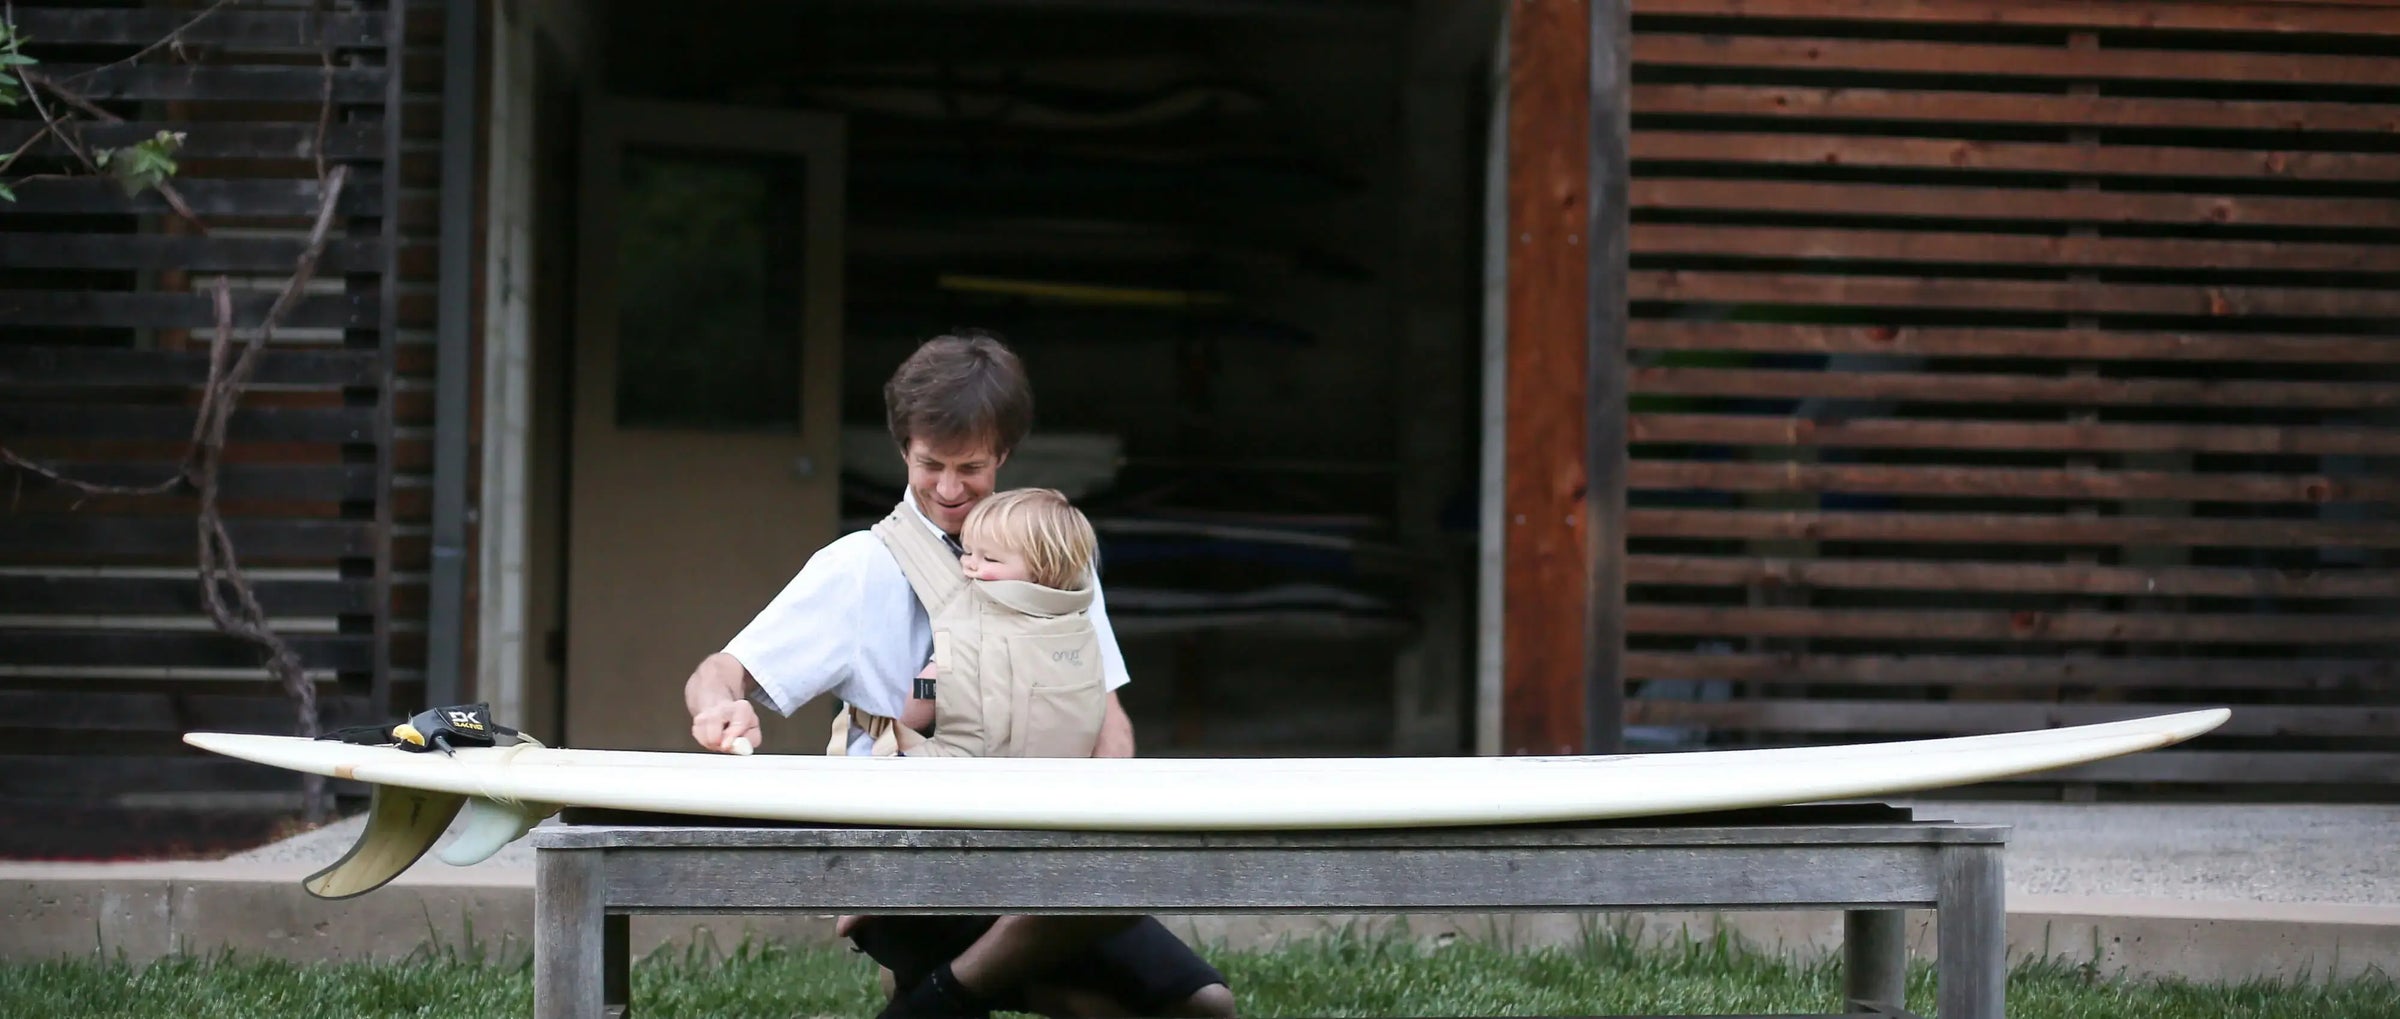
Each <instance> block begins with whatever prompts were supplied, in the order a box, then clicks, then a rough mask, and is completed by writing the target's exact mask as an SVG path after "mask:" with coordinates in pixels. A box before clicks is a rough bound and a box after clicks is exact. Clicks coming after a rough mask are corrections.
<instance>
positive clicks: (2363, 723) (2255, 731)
mask: <svg viewBox="0 0 2400 1019" xmlns="http://www.w3.org/2000/svg"><path fill="white" fill-rule="evenodd" d="M2195 707H2198V705H2190V704H2130V703H2118V704H2038V703H2014V702H2008V701H1975V702H1973V703H1972V705H1966V704H1959V703H1954V702H1944V701H1851V700H1805V701H1803V700H1769V699H1760V700H1751V701H1726V702H1716V703H1695V702H1690V701H1664V700H1659V701H1641V700H1636V701H1627V702H1626V705H1625V708H1626V712H1625V713H1626V716H1627V717H1626V721H1627V722H1630V723H1634V724H1638V725H1711V726H1722V727H1725V728H1730V729H1759V730H1765V731H1769V732H1781V733H1869V732H1873V733H1892V734H1907V735H1912V736H1951V735H1981V734H1985V733H1997V732H2016V731H2022V730H2031V729H2053V728H2059V727H2062V726H2069V725H2088V724H2091V723H2094V722H2116V721H2123V720H2126V719H2132V718H2141V717H2145V716H2148V715H2159V714H2166V713H2168V712H2173V711H2189V710H2192V709H2193V708H2195ZM2209 735H2211V736H2311V737H2316V736H2326V737H2342V736H2385V735H2400V709H2395V708H2377V707H2365V706H2359V705H2341V706H2338V707H2314V706H2310V707H2294V706H2289V705H2280V704H2278V705H2262V704H2242V705H2236V706H2234V708H2233V717H2232V718H2229V719H2226V721H2225V724H2224V725H2222V726H2220V727H2218V728H2217V729H2215V730H2214V731H2212V732H2211V733H2210V734H2209Z"/></svg>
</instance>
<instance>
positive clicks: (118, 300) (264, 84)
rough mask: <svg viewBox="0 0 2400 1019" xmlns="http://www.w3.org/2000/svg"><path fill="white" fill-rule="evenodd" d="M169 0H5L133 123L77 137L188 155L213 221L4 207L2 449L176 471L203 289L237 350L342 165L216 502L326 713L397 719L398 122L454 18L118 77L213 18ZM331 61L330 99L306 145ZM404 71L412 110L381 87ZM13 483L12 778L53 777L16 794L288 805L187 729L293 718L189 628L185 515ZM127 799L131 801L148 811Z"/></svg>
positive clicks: (191, 397)
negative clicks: (222, 286) (141, 0)
mask: <svg viewBox="0 0 2400 1019" xmlns="http://www.w3.org/2000/svg"><path fill="white" fill-rule="evenodd" d="M169 6H170V5H164V4H157V5H152V6H151V7H149V8H148V9H140V8H126V7H122V6H115V5H102V4H90V5H74V4H68V3H63V2H61V0H51V2H50V3H46V4H41V3H37V4H35V5H27V4H22V3H21V4H19V5H17V6H16V8H15V17H16V19H17V22H18V24H19V26H20V28H21V29H22V30H23V31H24V32H25V34H26V35H27V36H28V37H30V39H31V40H32V44H31V46H30V47H29V51H30V52H31V53H32V54H33V55H35V56H37V57H39V58H41V59H42V60H43V64H42V67H43V69H44V70H46V71H48V72H49V73H51V74H53V75H57V76H59V77H61V78H62V79H66V80H69V81H71V82H73V83H74V87H76V88H78V90H79V91H82V92H84V93H85V94H86V95H88V96H89V97H90V98H91V99H93V100H95V101H97V102H98V103H99V104H100V105H101V106H103V107H105V108H107V109H108V110H110V111H111V112H112V113H114V114H116V115H118V116H120V117H122V118H124V119H125V121H127V123H125V124H123V125H109V126H102V125H92V124H87V125H86V126H85V127H84V128H83V131H82V134H81V137H82V138H84V139H85V141H86V142H87V143H89V144H93V145H112V144H124V143H125V142H127V141H130V140H133V139H136V138H140V137H144V136H147V135H148V134H150V133H151V132H154V131H157V130H162V129H164V130H173V131H181V132H184V133H185V134H186V137H187V140H186V144H185V148H184V150H183V153H182V166H181V169H180V171H179V174H178V176H177V177H176V178H175V180H174V182H173V183H174V186H175V187H176V189H177V190H178V191H179V192H180V193H181V194H182V196H183V197H184V198H185V199H187V200H188V201H189V203H190V205H191V207H192V208H193V210H194V211H195V212H196V213H197V214H198V216H199V218H200V219H201V220H202V222H203V223H205V224H206V227H207V230H206V232H205V233H203V232H202V231H200V230H197V229H194V228H192V227H191V226H190V225H189V224H187V223H184V222H181V221H180V220H179V219H178V218H176V217H173V216H170V215H166V214H165V208H166V207H165V205H164V203H163V202H162V201H161V199H160V198H159V197H158V196H157V195H156V194H145V195H143V196H141V197H138V198H133V199H127V198H126V197H125V196H124V194H123V193H122V192H121V191H119V190H117V189H116V187H115V185H114V184H112V183H110V182H107V181H101V180H92V179H89V178H86V179H70V180H56V181H34V182H29V183H25V184H22V185H20V186H19V187H18V189H17V191H18V196H19V201H18V202H17V203H16V204H14V205H0V441H4V442H5V443H6V444H7V445H8V446H10V447H11V448H13V449H15V450H16V451H18V452H19V453H22V454H24V455H26V456H29V457H31V458H34V459H36V460H39V461H41V462H44V463H49V464H53V465H55V466H58V467H61V468H63V469H65V470H66V471H68V472H69V473H71V474H72V475H74V476H76V477H81V478H85V479H88V480H92V481H98V482H107V483H118V484H134V483H149V482H151V481H154V480H157V479H160V478H164V477H166V476H167V475H168V474H169V473H171V471H172V470H173V469H174V465H175V462H176V459H177V458H178V457H179V456H180V455H181V452H182V447H183V443H184V441H185V440H186V439H187V437H188V436H189V435H190V433H191V428H192V420H193V411H194V408H195V407H196V405H197V400H198V393H199V385H200V383H201V382H202V380H203V379H204V378H205V377H206V374H207V348H208V341H209V336H210V335H211V333H212V332H213V314H212V313H211V311H210V310H209V298H208V297H207V296H206V291H205V288H206V287H207V286H209V285H211V284H212V283H213V281H214V280H215V278H216V276H217V275H218V274H220V273H223V274H226V275H228V276H229V277H230V278H231V280H232V282H233V287H234V291H235V294H236V297H237V300H236V303H235V308H236V315H235V324H236V330H235V339H236V341H237V342H239V341H242V340H246V339H247V338H248V336H249V330H250V327H252V326H253V325H254V324H255V323H257V322H258V321H259V320H260V317H261V315H262V314H263V312H264V311H265V308H266V306H267V305H268V304H269V303H270V302H272V301H273V299H274V295H275V293H276V292H277V291H278V290H280V289H281V288H282V286H283V284H284V282H285V281H286V280H287V279H288V278H289V277H290V274H291V272H292V267H293V263H294V259H295V258H296V256H297V255H298V254H299V252H300V250H301V248H302V246H303V244H304V241H305V238H306V236H307V230H308V225H309V221H310V219H311V218H312V217H313V215H314V212H315V210H316V207H317V205H318V194H319V191H318V185H317V180H318V170H317V159H318V157H319V156H320V155H322V156H323V158H325V159H326V160H328V161H330V162H332V163H339V164H344V165H347V166H348V167H350V181H349V184H348V186H347V187H346V188H345V192H344V194H343V197H342V200H341V204H340V206H339V209H340V213H339V218H338V219H337V221H336V226H335V228H334V232H333V238H334V239H333V241H332V243H331V245H330V246H329V248H328V249H327V251H326V253H325V255H324V257H323V259H322V261H321V262H320V265H319V271H318V274H317V277H316V280H315V281H314V282H313V283H312V285H311V286H310V288H309V291H308V295H309V296H307V297H306V298H304V299H303V300H301V301H300V302H299V303H298V304H297V305H296V306H295V307H294V308H293V309H292V312H291V314H290V315H289V316H287V317H286V318H285V319H284V320H283V323H282V325H281V326H280V327H279V328H278V330H277V333H276V344H275V346H274V347H272V348H271V349H270V352H269V353H268V354H267V355H266V356H265V357H264V358H262V360H261V362H260V365H259V369H258V372H257V375H256V376H255V380H254V385H253V386H252V388H251V389H250V390H249V391H248V392H247V393H246V394H245V396H244V397H243V400H242V410H241V411H240V413H239V414H237V416H236V417H235V418H234V420H233V422H232V427H231V441H230V447H231V448H230V449H229V451H228V454H227V459H228V461H229V462H228V464H227V466H226V468H225V470H224V472H223V475H222V484H223V492H224V503H223V508H224V514H225V517H226V523H227V527H228V530H229V532H230V533H231V535H232V538H233V541H234V543H235V546H236V551H237V553H238V554H239V555H240V557H241V565H242V566H243V568H244V569H245V570H246V571H248V572H249V574H250V575H251V577H252V578H253V580H254V582H255V585H256V588H257V592H258V595H259V598H260V600H261V603H262V604H263V606H264V608H265V609H266V611H267V612H268V613H269V616H270V618H271V619H272V621H273V624H274V625H275V626H276V628H277V629H278V630H279V631H280V632H282V633H283V634H285V635H286V637H287V638H288V639H289V640H290V641H291V643H292V645H293V647H294V649H295V650H296V651H297V652H298V653H299V654H300V655H301V657H302V659H303V660H304V662H305V663H306V664H307V666H308V667H309V670H310V673H311V675H312V676H314V677H315V678H316V679H317V682H318V691H319V703H320V705H321V707H322V711H323V720H324V724H325V725H326V726H327V727H329V728H330V727H335V726H341V725H349V724H358V723H361V722H365V721H370V720H377V719H382V718H384V717H386V716H388V715H389V714H391V713H392V712H393V711H395V710H397V709H399V708H400V707H402V706H410V705H414V704H415V701H416V699H417V695H416V693H415V690H416V688H417V687H418V686H419V684H420V683H421V679H420V677H421V675H422V664H423V663H422V657H423V643H424V642H423V635H422V624H421V623H420V622H419V620H421V619H422V617H423V614H424V602H425V596H424V579H423V578H424V570H425V558H426V549H425V539H424V531H425V528H424V526H423V524H422V521H423V520H424V519H425V517H426V516H427V514H428V506H427V501H428V500H427V497H426V490H425V487H424V485H423V483H422V480H421V479H422V476H423V472H424V470H425V468H426V460H427V459H428V458H427V456H426V453H425V452H424V450H425V446H426V441H425V436H424V434H423V432H424V429H425V424H424V422H425V421H426V420H428V419H429V418H430V406H429V397H428V392H427V390H428V388H429V387H428V386H426V385H425V384H423V383H422V382H421V381H420V380H422V379H423V377H424V376H425V375H426V373H427V372H428V371H429V366H430V364H431V357H430V354H429V351H428V350H427V349H426V347H427V344H428V342H429V335H428V330H429V329H430V322H431V310H432V308H431V293H430V283H429V281H430V279H431V273H432V267H431V265H430V264H429V263H430V261H431V259H430V257H428V256H429V254H430V251H431V241H430V234H431V227H432V224H431V221H430V216H428V215H425V214H423V213H421V212H420V213H416V214H413V215H412V214H411V213H410V210H412V209H419V208H429V207H430V198H429V197H428V194H429V191H428V189H429V188H430V185H431V174H430V167H429V166H428V167H427V168H425V169H424V170H420V169H419V168H418V167H417V166H416V165H415V164H416V163H417V162H420V161H423V162H428V163H429V162H430V160H415V159H411V158H409V157H410V156H412V155H414V154H415V151H416V150H417V149H421V148H423V147H424V143H415V142H405V141H403V139H402V131H401V128H403V127H407V128H408V129H409V130H410V131H411V132H415V131H418V130H419V129H420V128H421V126H422V125H423V124H431V123H434V122H436V120H437V116H438V100H439V97H438V95H436V96H425V95H421V94H420V92H421V90H420V89H419V88H418V84H419V81H420V79H421V80H423V81H425V82H428V83H432V84H435V85H438V81H439V78H438V60H439V53H440V39H439V35H438V33H439V27H440V20H439V11H438V10H435V11H433V12H432V17H431V18H430V19H428V18H426V17H425V16H424V14H423V12H412V11H403V10H401V9H400V0H391V2H388V3H386V2H368V0H347V2H340V3H334V4H331V5H330V6H329V7H327V8H326V9H324V10H319V9H318V7H319V5H318V4H315V3H303V2H280V3H255V4H244V5H241V6H239V7H236V8H231V9H225V10H214V11H212V13H211V14H210V15H209V16H207V17H205V18H202V19H201V20H200V21H199V22H197V23H196V24H193V25H192V27H191V28H190V29H189V30H188V31H187V32H186V33H185V34H184V36H183V45H182V47H181V52H180V54H179V55H176V54H170V53H167V52H165V51H162V52H160V53H156V54H152V55H150V56H147V57H144V58H143V59H142V60H140V61H139V62H138V63H135V64H131V65H118V62H119V61H122V60H123V59H124V58H127V57H131V56H133V54H134V53H135V51H136V50H138V49H140V48H141V47H143V46H146V45H148V44H150V43H153V42H156V41H158V40H159V39H160V38H162V37H163V36H164V35H165V34H166V33H167V32H169V31H172V30H173V29H174V28H175V27H176V26H178V25H183V24H185V23H187V22H189V21H191V19H192V16H193V15H194V14H195V13H197V11H198V10H199V8H197V7H195V8H191V9H184V7H185V5H172V6H173V8H174V9H169ZM404 18H405V19H406V20H405V24H406V26H407V30H406V31H403V24H404ZM424 26H430V27H431V31H432V34H431V35H430V36H428V34H427V32H426V31H425V28H424ZM328 47H329V48H330V64H331V67H332V68H333V70H332V71H331V76H330V81H331V88H332V97H333V103H334V108H333V113H332V116H331V117H330V119H329V121H328V122H327V123H325V124H324V125H323V126H322V129H320V125H319V123H318V115H319V112H320V103H319V97H320V96H321V95H323V94H324V90H325V88H326V85H327V81H328V77H327V75H328V72H327V70H326V67H325V60H326V58H325V56H324V54H325V53H326V48H328ZM403 66H406V67H407V68H408V73H407V82H406V85H407V88H406V89H403V88H402V87H401V84H402V83H401V82H396V81H394V80H393V75H394V73H395V71H396V70H397V69H399V68H401V67H403ZM92 68H97V69H98V70H97V73H91V74H81V75H80V76H78V75H79V74H80V72H81V71H83V70H86V69H92ZM403 95H406V96H407V97H408V101H407V102H401V98H402V96H403ZM404 109H405V112H406V114H407V117H406V118H405V119H395V118H396V117H397V116H398V115H399V114H401V113H402V112H403V110H404ZM27 112H28V111H27V110H26V108H25V107H18V108H17V109H16V110H15V111H12V114H11V115H12V116H17V117H18V118H19V119H10V120H5V121H0V144H6V145H7V146H9V147H10V148H12V149H13V148H14V147H16V146H17V145H19V144H22V143H23V142H25V141H26V140H27V139H29V138H31V137H32V136H33V133H34V131H35V128H36V123H35V122H33V121H29V120H25V119H22V117H21V115H23V114H25V113H27ZM320 133H321V136H322V145H321V147H320ZM65 158H66V156H65V153H64V152H63V151H62V150H61V149H60V148H59V146H58V145H57V143H56V142H55V141H44V142H41V143H39V144H36V145H35V146H34V147H33V148H32V150H31V159H32V160H34V161H38V163H39V164H40V165H39V166H30V167H29V166H28V165H26V164H20V166H19V168H18V169H19V171H25V170H28V169H37V170H38V169H43V168H53V167H60V166H63V165H65V164H64V162H63V160H64V159H65ZM5 481H6V484H7V485H8V488H9V496H10V497H9V501H8V503H7V505H6V508H5V510H0V729H5V731H6V734H7V735H8V737H9V739H10V741H11V742H10V746H9V747H8V749H7V750H5V751H0V772H7V773H10V774H18V775H20V777H21V778H22V777H26V776H33V775H38V776H40V780H39V781H38V782H37V781H31V780H28V781H21V782H15V783H10V784H9V786H8V788H7V789H5V790H0V799H6V800H9V801H18V800H43V801H49V802H51V803H52V804H54V805H64V804H68V803H72V804H74V805H75V806H77V807H80V808H84V809H86V810H87V811H88V810H92V809H98V810H102V811H105V810H107V809H108V808H109V806H110V804H111V803H112V802H116V801H114V800H113V799H112V797H116V796H118V795H119V794H123V793H131V794H134V795H135V797H136V798H140V797H152V798H151V799H144V800H142V802H143V803H144V804H146V805H148V806H157V805H158V804H157V802H156V801H155V796H154V794H160V793H177V794H182V793H200V794H220V793H239V792H252V791H258V790H279V791H289V792H296V791H297V783H296V782H295V781H292V780H291V779H290V777H289V776H285V777H283V778H276V777H274V775H275V773H273V772H272V771H271V770H269V769H262V768H255V767H253V766H246V765H239V764H238V762H231V764H230V765H229V762H225V761H222V760H212V759H208V758H207V757H205V756H202V755H198V754H196V753H194V752H190V751H188V750H187V749H186V748H184V747H182V746H181V745H180V743H179V742H178V740H177V736H178V734H180V733H181V732H183V731H185V730H188V729H196V728H212V729H234V730H246V731H259V732H289V731H292V727H293V725H294V722H293V718H292V710H291V708H290V706H289V704H288V702H287V701H286V700H285V698H284V696H283V695H282V693H281V692H280V690H279V688H278V687H277V685H276V684H275V683H274V681H273V680H272V678H271V677H270V676H269V674H268V673H267V672H266V671H265V670H264V669H263V668H262V667H261V666H260V664H259V663H260V659H259V656H258V655H257V654H256V653H255V652H253V651H252V650H251V649H250V648H249V646H248V645H246V644H244V643H242V642H239V641H236V640H234V639H232V638H228V637H224V636H221V635H219V634H217V633H215V632H214V631H213V629H212V628H211V627H210V625H209V623H208V620H207V617H206V615H205V613H204V612H203V610H202V608H201V605H200V592H199V587H198V583H197V580H196V578H195V576H194V573H193V565H194V563H195V562H196V554H197V553H196V549H197V537H196V530H195V525H194V520H195V513H196V505H197V503H196V500H195V499H194V498H192V497H189V496H173V497H147V498H133V497H107V498H96V499H88V500H78V499H76V498H74V497H73V496H72V495H71V494H70V493H68V492H66V491H63V490H60V489H58V488H54V487H48V486H45V485H43V484H41V483H40V482H39V481H38V479H35V478H34V477H32V476H30V475H21V474H13V473H12V474H11V475H10V476H8V477H7V478H5ZM131 802H132V801H130V800H127V801H124V802H122V803H118V806H120V807H124V808H125V809H127V810H128V811H130V813H129V815H128V816H134V815H138V814H139V813H140V811H139V810H135V809H133V808H131V807H128V806H127V804H130V803H131ZM247 802H251V803H254V804H255V803H258V802H262V801H257V800H251V801H247ZM263 802H266V803H268V804H269V805H270V806H271V807H272V805H273V804H274V802H275V801H273V800H268V801H263Z"/></svg>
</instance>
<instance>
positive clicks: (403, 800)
mask: <svg viewBox="0 0 2400 1019" xmlns="http://www.w3.org/2000/svg"><path fill="white" fill-rule="evenodd" d="M466 802H467V798H466V797H465V796H463V795H461V794H458V793H443V792H434V791H432V790H430V789H409V788H405V787H402V786H389V785H378V786H375V787H374V794H373V798H372V799H370V800H369V801H368V803H367V829H366V830H365V831H364V832H361V833H359V836H358V841H357V842H356V843H355V844H353V845H351V847H350V851H349V852H347V853H344V854H342V858H341V859H339V860H335V861H334V862H333V865H332V866H330V867H327V868H325V869H324V870H320V871H318V872H316V873H314V874H311V875H309V876H308V877H307V878H306V879H304V880H302V881H301V882H300V885H301V887H303V888H306V889H308V893H309V894H310V895H314V896H316V897H318V898H320V899H347V898H351V897H354V896H359V895H365V894H366V893H368V892H371V891H374V890H375V889H378V888H381V887H383V886H384V885H385V884H386V883H388V882H390V881H391V880H392V879H393V878H396V877H399V876H400V872H402V871H405V870H407V869H408V868H409V866H410V865H411V864H414V863H416V862H417V858H418V857H421V856H424V855H425V851H426V850H428V849H431V848H433V843H434V840H436V839H439V838H441V837H442V832H443V831H445V830H447V829H448V828H449V827H450V819H451V818H453V817H457V816H458V810H459V808H460V807H462V806H465V805H466Z"/></svg>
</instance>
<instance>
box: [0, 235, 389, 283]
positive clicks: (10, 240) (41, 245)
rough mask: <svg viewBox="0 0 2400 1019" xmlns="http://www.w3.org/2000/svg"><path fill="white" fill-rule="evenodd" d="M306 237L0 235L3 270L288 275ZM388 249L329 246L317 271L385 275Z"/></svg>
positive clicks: (348, 243)
mask: <svg viewBox="0 0 2400 1019" xmlns="http://www.w3.org/2000/svg"><path fill="white" fill-rule="evenodd" d="M306 244H307V240H306V238H304V237H300V236H293V237H289V238H283V237H194V236H188V235H183V236H179V235H172V234H68V233H0V265H6V266H9V267H11V268H24V269H168V270H183V271H186V272H284V273H289V272H290V271H291V270H292V267H293V266H294V265H296V264H297V263H298V262H299V258H300V250H301V248H303V247H305V246H306ZM382 268H383V245H382V244H381V243H380V242H378V241H375V240H373V239H357V240H336V241H332V242H329V243H328V244H327V245H326V246H325V252H324V254H323V255H321V256H319V258H318V260H317V271H318V273H320V274H321V275H323V276H325V277H327V278H331V277H333V276H337V275H340V274H342V273H346V272H353V271H355V272H381V271H382Z"/></svg>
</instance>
